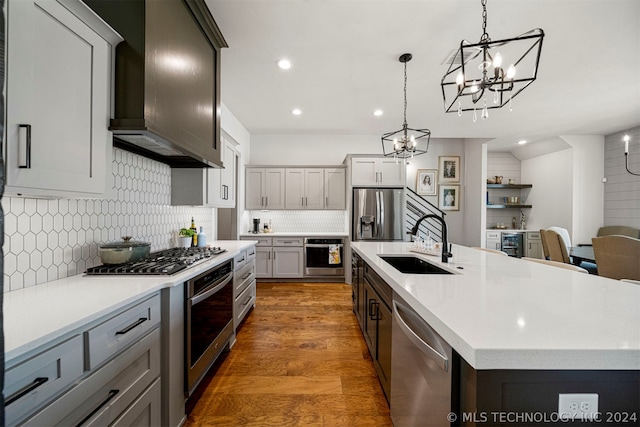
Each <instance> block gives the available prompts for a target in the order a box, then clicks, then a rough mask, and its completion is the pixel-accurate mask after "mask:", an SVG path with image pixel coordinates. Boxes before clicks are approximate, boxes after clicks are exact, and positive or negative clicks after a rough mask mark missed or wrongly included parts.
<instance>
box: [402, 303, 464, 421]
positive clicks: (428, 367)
mask: <svg viewBox="0 0 640 427" xmlns="http://www.w3.org/2000/svg"><path fill="white" fill-rule="evenodd" d="M391 337H392V338H391V342H392V344H391V345H392V354H393V358H392V359H391V403H390V407H391V420H392V421H393V425H394V427H414V426H415V427H417V426H419V427H442V426H448V425H450V422H449V420H448V419H447V415H448V414H449V413H450V412H456V410H457V409H458V408H456V407H455V406H454V402H453V401H452V396H454V395H455V394H454V393H453V391H452V386H453V381H452V373H453V372H454V370H455V366H452V365H454V364H455V363H454V354H453V349H452V348H451V346H450V345H449V344H448V343H447V342H446V341H445V340H444V339H442V337H441V336H440V335H438V333H437V332H436V331H434V330H433V329H432V328H431V326H429V325H428V324H427V323H426V322H425V321H424V320H423V319H422V318H421V317H420V316H419V315H418V314H417V313H416V312H415V311H413V309H411V308H410V307H409V305H408V304H407V303H406V302H405V301H404V300H402V299H401V298H400V297H398V296H397V295H394V297H393V320H392V334H391Z"/></svg>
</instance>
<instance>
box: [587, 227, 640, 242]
mask: <svg viewBox="0 0 640 427" xmlns="http://www.w3.org/2000/svg"><path fill="white" fill-rule="evenodd" d="M612 235H617V236H629V237H633V238H634V239H640V228H635V227H628V226H626V225H607V226H605V227H600V228H599V229H598V234H597V237H602V236H612Z"/></svg>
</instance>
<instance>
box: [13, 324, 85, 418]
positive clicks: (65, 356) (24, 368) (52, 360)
mask: <svg viewBox="0 0 640 427" xmlns="http://www.w3.org/2000/svg"><path fill="white" fill-rule="evenodd" d="M82 374H83V365H82V337H81V336H80V335H76V336H74V337H73V338H71V339H69V340H68V341H65V342H63V343H62V344H59V345H57V346H55V347H53V348H51V349H48V350H45V351H44V352H42V353H40V354H38V355H36V356H34V357H32V358H30V359H28V360H26V361H24V362H21V363H19V364H17V365H15V366H12V367H10V368H8V369H7V370H6V372H5V388H4V394H5V396H6V397H5V417H6V423H7V425H13V424H14V423H15V422H16V421H19V420H20V419H21V418H23V417H25V416H26V415H28V414H29V413H30V412H32V411H33V410H34V409H37V408H38V407H39V406H41V405H42V404H43V403H45V402H47V401H48V400H50V399H51V398H53V397H55V396H56V395H57V394H58V393H60V392H61V391H63V390H64V389H66V388H67V387H68V386H69V385H70V384H72V383H73V382H74V381H75V380H76V379H77V378H79V377H80V376H82Z"/></svg>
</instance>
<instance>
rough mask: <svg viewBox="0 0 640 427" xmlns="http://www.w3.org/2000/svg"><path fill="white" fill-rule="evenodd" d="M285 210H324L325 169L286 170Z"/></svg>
mask: <svg viewBox="0 0 640 427" xmlns="http://www.w3.org/2000/svg"><path fill="white" fill-rule="evenodd" d="M285 176H286V181H285V189H286V193H285V194H286V195H285V208H286V209H324V169H321V168H309V169H302V168H300V169H297V168H287V169H286V175H285Z"/></svg>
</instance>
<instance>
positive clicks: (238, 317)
mask: <svg viewBox="0 0 640 427" xmlns="http://www.w3.org/2000/svg"><path fill="white" fill-rule="evenodd" d="M255 301H256V281H255V279H254V280H252V281H251V282H250V284H249V286H248V287H247V288H246V289H245V290H244V292H242V293H241V294H240V296H239V297H238V298H236V302H235V306H234V310H233V312H234V324H235V327H238V325H239V324H240V322H242V319H244V317H245V316H246V315H247V313H248V312H249V310H251V307H253V304H254V303H255Z"/></svg>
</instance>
